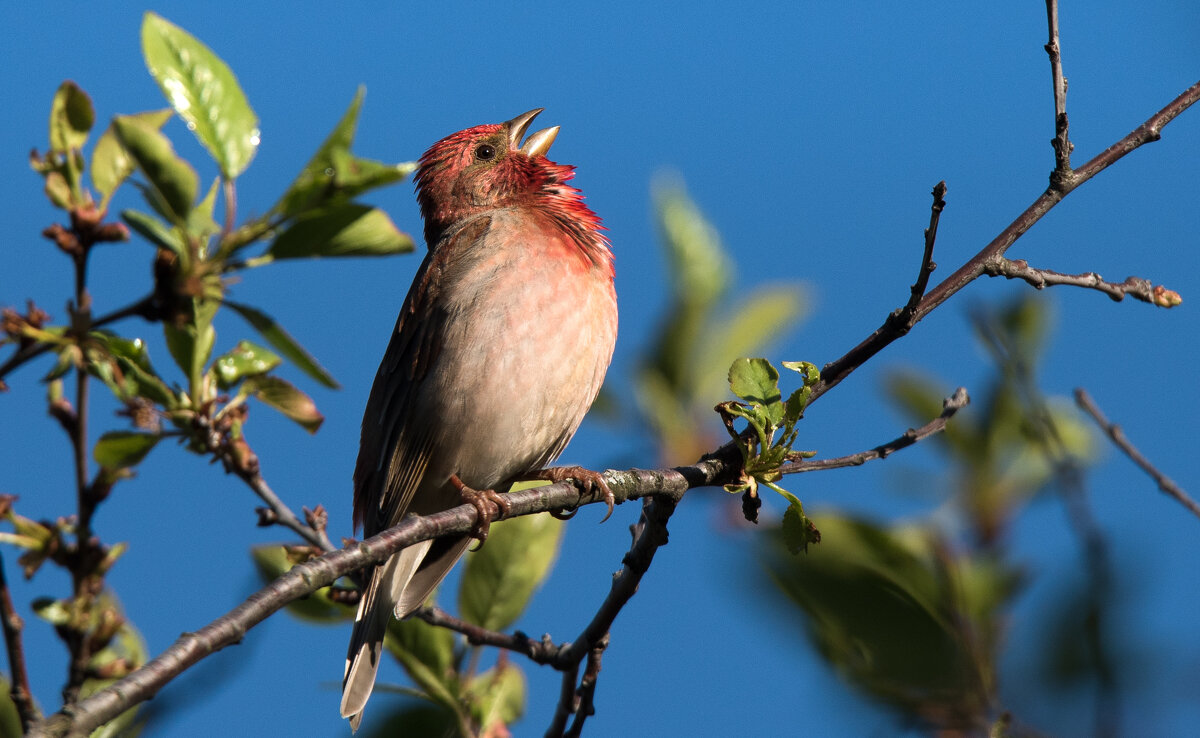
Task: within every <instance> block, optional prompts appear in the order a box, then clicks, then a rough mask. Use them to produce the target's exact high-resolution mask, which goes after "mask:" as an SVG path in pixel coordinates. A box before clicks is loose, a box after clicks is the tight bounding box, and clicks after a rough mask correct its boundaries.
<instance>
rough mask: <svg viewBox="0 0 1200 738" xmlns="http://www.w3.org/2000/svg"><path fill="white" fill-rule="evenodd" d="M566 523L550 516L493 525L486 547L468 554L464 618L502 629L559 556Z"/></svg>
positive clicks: (461, 605)
mask: <svg viewBox="0 0 1200 738" xmlns="http://www.w3.org/2000/svg"><path fill="white" fill-rule="evenodd" d="M562 531H563V526H562V524H561V522H560V521H558V520H556V519H554V518H553V517H551V516H550V515H526V516H523V517H519V518H512V519H511V520H502V521H498V522H496V523H494V524H492V528H491V534H490V535H489V536H488V541H487V545H486V546H484V547H483V548H482V549H480V550H479V551H478V552H476V553H474V554H472V555H471V556H469V557H468V558H467V564H466V567H464V569H463V575H462V581H461V583H460V586H459V593H458V606H459V611H460V613H461V616H462V618H463V620H466V621H467V622H469V623H474V624H475V625H478V626H481V627H483V628H488V629H489V630H504V629H505V628H508V627H509V626H510V625H512V624H513V623H514V622H516V620H517V618H518V617H519V616H520V615H521V613H522V612H523V611H524V610H525V606H526V605H528V604H529V599H530V598H531V597H532V596H533V591H534V590H535V589H536V588H537V587H538V585H540V584H541V583H542V580H543V579H544V578H545V576H546V574H547V573H548V572H549V571H550V567H551V565H552V564H553V563H554V559H555V558H556V557H557V555H558V546H559V542H560V541H561V540H562Z"/></svg>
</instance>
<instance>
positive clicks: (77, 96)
mask: <svg viewBox="0 0 1200 738" xmlns="http://www.w3.org/2000/svg"><path fill="white" fill-rule="evenodd" d="M95 122H96V112H95V111H94V110H93V109H92V99H91V98H90V97H88V96H87V93H85V92H84V91H83V90H81V89H80V88H79V85H77V84H75V83H74V82H72V81H70V80H67V81H66V82H63V83H62V84H61V85H59V88H58V91H57V92H55V93H54V102H52V103H51V104H50V148H51V149H53V150H54V151H70V150H72V149H80V148H83V144H84V143H86V142H87V137H88V132H89V131H91V130H92V125H93V124H94V123H95Z"/></svg>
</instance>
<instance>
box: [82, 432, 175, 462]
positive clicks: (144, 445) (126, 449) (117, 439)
mask: <svg viewBox="0 0 1200 738" xmlns="http://www.w3.org/2000/svg"><path fill="white" fill-rule="evenodd" d="M161 440H162V436H160V435H157V434H154V433H135V432H133V431H109V432H108V433H105V434H104V435H102V436H100V440H99V441H97V442H96V448H95V449H94V450H93V451H92V456H93V457H94V458H95V459H96V463H97V464H99V465H100V466H102V467H104V468H105V469H127V468H129V467H131V466H137V465H138V464H139V463H141V461H142V459H144V458H146V454H148V453H150V451H152V450H153V449H154V446H155V445H156V444H157V443H158V442H159V441H161Z"/></svg>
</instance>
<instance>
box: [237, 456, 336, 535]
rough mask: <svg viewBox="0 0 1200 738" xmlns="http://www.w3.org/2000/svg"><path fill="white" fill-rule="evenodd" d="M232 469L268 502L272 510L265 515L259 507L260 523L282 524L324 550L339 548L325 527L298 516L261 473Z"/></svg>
mask: <svg viewBox="0 0 1200 738" xmlns="http://www.w3.org/2000/svg"><path fill="white" fill-rule="evenodd" d="M232 471H233V472H234V473H235V474H236V475H237V476H238V478H239V479H241V480H242V481H243V482H245V483H246V485H247V486H248V487H250V489H251V490H253V491H254V494H256V495H258V496H259V498H260V499H261V500H262V501H263V502H265V503H267V507H268V509H269V510H270V512H269V514H265V515H264V512H263V511H262V508H259V510H260V512H259V525H275V524H277V525H282V526H283V527H285V528H287V529H288V530H290V531H292V532H293V533H295V534H296V535H298V536H300V537H301V538H303V539H304V540H305V541H307V542H308V543H310V544H312V545H313V546H316V547H317V548H319V549H321V550H322V551H326V552H328V551H336V550H337V546H334V545H333V542H332V541H330V540H329V534H327V533H326V532H325V530H324V528H319V527H314V526H311V525H308V524H306V523H304V522H303V521H301V520H300V518H298V517H296V514H295V513H294V512H292V509H291V508H290V507H288V506H287V503H285V502H284V501H283V500H281V499H280V498H279V495H277V494H275V491H274V490H273V489H271V487H270V485H268V484H267V480H265V479H263V478H262V475H261V474H259V473H258V472H245V471H241V470H239V469H236V468H235V469H232Z"/></svg>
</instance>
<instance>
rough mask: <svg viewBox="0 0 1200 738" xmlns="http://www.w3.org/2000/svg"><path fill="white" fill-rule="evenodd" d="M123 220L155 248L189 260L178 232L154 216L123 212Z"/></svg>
mask: <svg viewBox="0 0 1200 738" xmlns="http://www.w3.org/2000/svg"><path fill="white" fill-rule="evenodd" d="M121 220H124V221H125V223H127V224H128V225H129V227H130V229H132V230H133V232H134V233H136V234H138V235H139V236H141V237H142V238H145V239H146V240H147V241H149V242H150V243H152V244H154V245H155V246H158V247H159V248H162V249H166V250H167V251H170V252H171V253H173V254H175V255H176V256H178V257H180V259H186V258H187V256H186V255H187V250H186V249H185V248H184V245H183V242H182V241H180V240H179V236H178V235H177V234H176V232H175V231H174V230H172V229H171V228H170V227H169V226H167V225H164V224H163V223H162V221H160V220H158V219H157V218H155V217H154V216H153V215H148V214H146V213H141V212H138V211H137V210H122V211H121Z"/></svg>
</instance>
